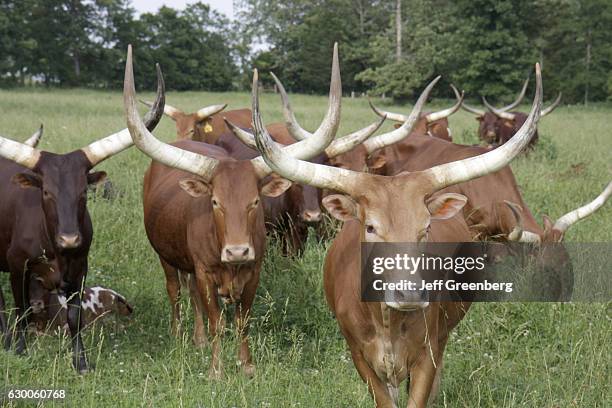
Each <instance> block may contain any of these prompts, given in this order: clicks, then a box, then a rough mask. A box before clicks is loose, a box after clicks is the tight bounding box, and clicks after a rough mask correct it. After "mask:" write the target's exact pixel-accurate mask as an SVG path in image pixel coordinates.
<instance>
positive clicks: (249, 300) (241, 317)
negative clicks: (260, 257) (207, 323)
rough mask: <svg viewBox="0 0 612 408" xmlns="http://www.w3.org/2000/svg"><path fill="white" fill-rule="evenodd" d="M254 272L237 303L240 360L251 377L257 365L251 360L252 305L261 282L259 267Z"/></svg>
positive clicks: (243, 368) (245, 371)
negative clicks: (250, 324)
mask: <svg viewBox="0 0 612 408" xmlns="http://www.w3.org/2000/svg"><path fill="white" fill-rule="evenodd" d="M256 268H257V270H256V271H255V273H254V274H253V277H252V278H251V280H250V281H249V282H248V283H247V284H246V285H245V287H244V289H243V291H242V296H241V297H240V302H238V303H237V304H236V313H235V314H236V316H235V317H236V328H237V330H238V333H239V336H240V346H239V349H238V360H239V361H240V364H241V366H242V372H244V374H245V375H247V376H249V377H251V376H252V375H253V374H255V365H253V362H252V360H251V351H250V350H249V337H248V336H249V319H250V318H251V307H252V306H253V300H254V299H255V292H256V291H257V285H258V283H259V268H261V265H258V266H256Z"/></svg>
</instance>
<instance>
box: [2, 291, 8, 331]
mask: <svg viewBox="0 0 612 408" xmlns="http://www.w3.org/2000/svg"><path fill="white" fill-rule="evenodd" d="M0 336H1V337H2V338H3V339H6V338H7V336H8V318H7V316H6V302H5V301H4V293H2V288H1V287H0Z"/></svg>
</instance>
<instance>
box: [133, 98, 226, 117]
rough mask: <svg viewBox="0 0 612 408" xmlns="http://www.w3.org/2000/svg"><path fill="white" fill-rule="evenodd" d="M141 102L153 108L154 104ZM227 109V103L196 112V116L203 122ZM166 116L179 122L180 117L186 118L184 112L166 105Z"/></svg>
mask: <svg viewBox="0 0 612 408" xmlns="http://www.w3.org/2000/svg"><path fill="white" fill-rule="evenodd" d="M140 102H141V103H142V104H144V105H146V106H148V107H149V108H152V107H153V102H149V101H143V100H142V99H140ZM225 108H227V103H224V104H221V105H210V106H205V107H203V108H201V109H199V110H198V111H196V112H195V113H194V115H196V117H197V118H198V120H199V121H202V120H204V119H208V118H209V117H211V116H212V115H215V114H217V113H219V112H221V111H222V110H224V109H225ZM164 115H166V116H169V117H170V118H172V120H177V119H178V118H179V117H180V116H184V115H185V113H184V112H183V111H182V110H180V109H177V108H175V107H174V106H171V105H168V104H165V105H164Z"/></svg>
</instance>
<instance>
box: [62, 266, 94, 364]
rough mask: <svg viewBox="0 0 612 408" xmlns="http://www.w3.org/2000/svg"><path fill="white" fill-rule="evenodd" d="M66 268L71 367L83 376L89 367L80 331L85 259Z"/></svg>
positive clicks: (85, 268)
mask: <svg viewBox="0 0 612 408" xmlns="http://www.w3.org/2000/svg"><path fill="white" fill-rule="evenodd" d="M68 268H69V269H68V274H67V275H66V277H65V280H66V287H65V293H66V300H67V303H68V311H67V320H68V328H69V329H70V337H71V338H72V365H73V366H74V368H75V370H77V372H78V373H79V374H85V373H87V372H88V371H89V366H88V364H87V357H86V355H85V346H84V345H83V339H82V337H81V329H82V328H83V327H85V325H84V324H83V323H84V321H83V320H84V319H83V311H82V309H81V295H82V292H83V286H84V285H85V277H86V276H87V258H86V257H85V258H81V259H77V260H71V261H70V262H69V266H68Z"/></svg>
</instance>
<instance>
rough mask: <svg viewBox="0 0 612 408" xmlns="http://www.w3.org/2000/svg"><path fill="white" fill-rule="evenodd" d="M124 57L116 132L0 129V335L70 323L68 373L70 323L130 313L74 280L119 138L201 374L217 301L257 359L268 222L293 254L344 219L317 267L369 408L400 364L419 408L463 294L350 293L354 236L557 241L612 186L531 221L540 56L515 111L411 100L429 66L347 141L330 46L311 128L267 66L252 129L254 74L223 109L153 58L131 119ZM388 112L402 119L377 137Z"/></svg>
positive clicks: (242, 347) (219, 328)
mask: <svg viewBox="0 0 612 408" xmlns="http://www.w3.org/2000/svg"><path fill="white" fill-rule="evenodd" d="M132 69H133V68H132V51H131V48H128V55H127V62H126V70H125V83H124V105H125V111H126V115H127V129H124V130H122V131H120V132H118V133H116V134H113V135H110V136H107V137H105V138H102V139H100V140H98V141H96V142H93V143H91V144H90V145H88V146H85V147H83V148H81V149H78V150H75V151H73V152H70V153H67V154H55V153H50V152H46V151H42V150H39V149H37V147H36V145H37V143H38V140H39V139H40V136H41V134H42V129H40V130H39V131H38V132H37V133H36V134H35V135H34V136H32V138H30V139H28V140H27V141H26V142H25V143H20V142H16V141H13V140H10V139H7V138H3V137H0V156H1V158H0V196H1V197H2V200H1V201H0V213H1V214H3V216H2V218H1V219H0V269H2V270H4V271H8V272H10V283H11V289H12V293H13V297H14V300H15V306H16V311H17V313H16V315H17V316H16V317H17V319H16V324H15V326H14V329H13V330H11V326H10V325H9V322H8V315H7V314H6V312H5V302H4V298H3V296H2V292H1V291H0V329H1V330H2V334H3V336H4V346H5V348H6V349H10V348H11V347H13V345H14V347H15V351H16V352H17V353H23V352H24V351H25V348H26V340H25V338H26V331H27V328H28V323H29V322H30V323H31V322H32V321H34V322H36V324H37V327H38V328H39V329H43V328H44V327H45V326H46V325H51V326H59V327H61V328H62V329H65V330H67V331H68V332H69V333H70V336H71V339H72V347H73V364H74V367H75V368H76V370H77V371H78V372H80V373H84V372H86V371H88V362H87V358H86V353H85V350H84V346H83V342H82V339H81V334H80V333H81V329H82V328H84V327H85V325H87V324H89V323H91V321H93V320H95V318H97V317H99V316H100V315H103V314H105V313H108V312H113V311H114V312H118V313H120V314H130V313H131V311H132V307H131V306H130V305H129V304H128V303H127V301H126V300H125V298H124V297H123V296H121V295H119V294H117V293H116V292H114V291H112V290H110V289H105V288H99V287H96V288H86V287H84V282H85V277H86V275H87V269H88V265H87V258H88V252H89V248H90V245H91V241H92V236H93V227H92V222H91V218H90V216H89V213H88V211H87V190H88V186H91V185H96V184H99V183H101V182H103V181H104V180H105V178H106V173H105V172H102V171H97V172H93V171H92V169H93V168H94V167H95V166H96V165H98V164H99V163H101V162H102V161H103V160H106V159H108V158H110V157H111V156H113V155H115V154H118V153H120V152H121V151H123V150H125V149H127V148H129V147H130V146H132V144H135V145H136V146H137V148H138V149H140V150H141V151H142V152H143V153H144V154H146V155H148V156H149V157H151V158H152V159H153V161H152V162H151V165H150V166H149V168H148V169H147V171H146V173H145V175H144V193H143V205H144V223H145V228H146V233H147V236H148V238H149V241H150V243H151V245H152V247H153V249H154V250H155V252H156V253H157V254H158V256H159V259H160V262H161V265H162V268H163V270H164V273H165V276H166V288H167V291H168V296H169V299H170V304H171V309H172V331H173V332H174V333H176V332H177V331H178V322H179V320H180V308H179V295H180V291H181V289H185V290H187V291H189V297H190V299H191V302H192V304H193V310H194V314H195V327H194V334H193V341H194V343H195V344H196V345H204V344H207V342H208V340H207V339H208V336H207V335H206V333H205V325H204V318H207V320H208V334H209V336H210V338H211V339H212V340H211V347H212V363H211V367H210V375H211V376H212V377H219V375H220V374H221V373H222V362H221V359H220V341H221V334H222V333H223V328H224V318H223V316H224V314H222V309H221V307H222V306H221V304H220V302H219V301H221V303H224V304H234V305H235V324H236V325H237V327H238V333H240V336H241V338H240V342H239V350H238V357H239V361H240V363H241V368H242V370H243V371H244V373H246V374H247V375H251V374H252V373H253V372H254V365H253V363H252V358H251V354H250V350H249V340H248V323H249V315H250V310H251V307H252V305H253V301H254V298H255V292H256V289H257V286H258V282H259V275H260V272H261V267H262V260H263V256H264V254H265V252H266V251H265V247H266V234H267V233H268V234H269V233H270V232H271V230H272V229H273V230H275V231H276V232H278V235H279V236H280V237H282V239H283V248H285V250H286V254H287V255H299V254H300V253H301V251H302V250H303V246H304V242H305V237H306V235H307V232H308V228H309V227H315V231H320V230H322V229H321V228H318V227H319V226H320V224H321V223H323V221H324V217H323V216H322V213H321V207H324V208H325V209H326V210H327V212H328V213H329V214H330V215H331V216H332V217H334V218H336V219H338V220H340V221H342V222H343V226H342V228H341V230H340V232H339V233H337V235H336V236H335V237H334V239H333V243H332V245H331V247H330V249H329V252H328V254H327V257H326V259H325V263H324V267H323V273H324V290H325V296H326V299H327V302H328V304H329V306H330V308H331V310H332V312H333V314H334V315H335V317H336V319H337V322H338V325H339V326H340V330H341V332H342V334H343V335H344V337H345V338H346V341H347V343H348V346H349V348H350V351H351V355H352V358H353V362H354V364H355V367H356V368H357V370H358V372H359V374H360V376H361V378H362V379H363V380H364V381H365V382H366V383H367V385H368V388H369V390H370V392H371V393H372V395H373V397H374V400H375V403H376V405H377V406H380V407H391V406H396V403H397V396H398V387H399V384H400V383H401V382H402V381H403V380H404V379H406V378H408V377H409V378H410V388H409V395H410V399H409V406H410V407H424V406H426V405H427V403H428V400H429V399H430V398H432V397H433V396H434V395H435V393H436V389H437V387H438V384H439V381H440V373H441V371H442V365H443V362H442V355H443V352H444V348H445V345H446V342H447V340H448V337H449V333H450V331H451V330H452V329H453V328H454V327H455V326H456V325H457V324H458V323H459V321H460V320H461V319H462V318H463V317H464V315H465V313H466V312H467V311H468V309H469V306H470V304H469V302H435V301H425V300H424V299H425V296H423V295H424V294H423V293H416V294H415V295H414V296H413V297H407V295H405V294H404V293H401V292H397V293H395V292H394V293H392V296H391V297H390V298H389V299H388V300H387V301H385V302H383V303H373V302H369V303H368V302H362V301H361V298H360V293H361V292H360V287H359V286H360V257H359V256H356V254H358V251H359V249H358V248H359V245H360V242H421V241H430V242H456V243H463V242H473V241H476V240H480V241H483V240H498V241H501V242H509V241H521V242H531V243H532V244H533V245H534V246H535V247H537V246H543V245H544V244H545V243H552V242H554V243H559V242H561V241H562V240H563V237H564V234H565V232H566V231H567V229H568V228H569V227H570V226H571V225H572V224H574V223H575V222H577V221H578V220H580V219H582V218H584V217H586V216H588V215H590V214H592V213H593V212H595V211H596V210H597V209H598V208H599V207H601V206H602V205H603V204H604V202H605V201H606V200H607V199H608V198H609V196H610V195H611V194H612V183H610V184H608V186H607V187H606V188H605V190H604V191H603V193H601V194H600V195H599V196H598V197H597V198H595V199H594V200H593V201H591V202H590V203H588V204H586V205H584V206H583V207H580V208H578V209H576V210H573V211H571V212H568V213H567V214H566V215H564V216H563V217H561V218H559V219H558V220H557V221H555V222H553V221H551V220H550V219H549V218H547V217H545V218H544V225H543V226H540V225H539V224H538V223H537V221H536V219H535V218H534V216H533V215H532V213H531V212H530V211H529V208H528V206H527V204H526V203H525V201H524V200H523V198H522V196H521V193H520V191H519V188H518V185H517V182H516V180H515V177H514V175H513V173H512V170H511V168H510V167H509V166H508V164H509V163H510V162H511V161H512V160H513V159H514V158H515V157H516V156H517V155H518V154H519V153H521V151H523V150H525V149H526V148H528V147H533V143H534V141H535V138H536V136H535V134H536V132H537V130H536V126H537V123H538V120H539V119H540V118H541V117H542V116H544V115H546V114H548V113H550V112H551V111H552V110H553V109H554V108H555V107H556V106H557V105H558V103H559V101H560V95H559V98H557V100H556V101H555V102H554V103H553V105H552V106H550V107H548V108H546V109H542V98H543V96H542V95H543V91H542V83H541V74H540V68H539V66H538V65H537V64H536V67H535V71H536V75H535V76H536V91H535V96H534V100H533V104H532V107H531V110H530V112H529V113H528V114H525V113H522V112H515V111H513V112H510V111H511V110H513V109H515V108H516V107H517V106H518V105H519V103H520V100H521V99H522V98H523V97H524V94H525V90H526V87H527V83H525V86H524V87H523V90H522V91H521V93H520V96H519V98H518V99H517V101H516V102H514V103H513V104H511V105H508V106H506V107H504V108H501V109H496V108H494V107H492V106H490V105H489V104H488V102H486V101H485V104H486V106H487V107H488V108H489V112H484V111H480V110H478V109H475V108H472V107H469V106H466V104H465V103H464V102H463V94H460V93H459V92H458V91H457V90H456V89H455V93H456V96H457V101H456V103H455V104H454V105H453V106H452V107H450V108H448V109H445V110H442V111H439V112H431V113H422V109H423V107H424V105H425V103H426V101H427V99H428V96H429V93H430V91H431V90H432V88H433V87H434V85H435V84H436V82H437V81H438V80H439V77H438V78H436V79H435V80H433V81H432V82H431V83H430V84H429V85H428V86H427V87H426V89H425V90H424V91H423V93H422V94H421V96H420V97H419V99H418V101H417V103H416V104H415V106H414V108H413V110H412V112H411V113H410V115H408V116H404V115H401V114H397V113H392V112H384V111H381V110H379V109H377V108H376V107H374V106H373V105H372V109H373V110H374V112H375V113H376V114H377V115H379V116H380V117H381V118H380V120H377V121H375V122H374V123H372V124H370V125H369V126H367V127H365V128H363V129H359V130H357V131H355V132H354V133H351V134H349V135H346V136H342V137H336V133H337V130H338V127H339V124H340V105H341V96H342V89H341V81H340V69H339V61H338V51H337V45H336V46H335V47H334V52H333V61H332V73H331V82H330V91H329V102H328V108H327V112H326V114H325V117H324V119H323V121H322V122H321V124H320V126H319V127H318V128H317V129H316V130H315V131H314V132H312V133H311V132H308V131H306V130H305V129H303V128H302V127H301V126H300V125H299V123H298V122H297V120H296V118H295V116H294V114H293V111H292V108H291V105H290V103H289V99H288V97H287V94H286V91H285V89H284V88H283V86H282V84H281V83H280V81H279V80H278V78H276V77H275V76H273V78H274V80H275V81H276V84H277V89H278V90H279V92H280V96H281V99H282V106H283V115H284V118H285V123H275V124H270V125H266V126H264V125H263V120H262V117H261V115H260V108H259V95H258V93H259V84H258V77H257V72H256V71H255V74H254V78H253V89H252V97H253V100H252V110H251V109H239V110H233V111H224V109H225V108H226V105H214V106H209V107H206V108H203V109H200V110H199V111H197V112H195V113H192V114H186V113H183V112H182V111H180V110H179V109H176V108H174V107H171V106H170V105H168V104H166V103H165V90H164V82H163V78H162V75H161V70H160V69H159V66H158V67H157V75H158V89H157V95H156V100H155V101H154V102H153V103H148V102H144V103H145V104H147V105H148V106H149V107H150V112H149V114H148V115H147V118H146V120H145V121H143V120H142V119H141V118H140V115H139V113H138V110H137V108H138V106H137V101H136V96H135V86H134V79H133V71H132ZM462 107H463V108H464V109H466V110H467V111H469V112H472V113H474V114H476V115H477V119H478V121H479V122H480V129H479V134H480V137H481V139H482V140H483V141H484V142H485V144H487V146H486V147H482V146H466V145H460V144H455V143H453V142H452V136H451V132H450V129H449V125H448V120H447V118H448V117H449V116H450V115H452V114H453V113H455V112H456V111H457V110H459V109H460V108H462ZM222 111H223V112H222ZM163 114H165V115H167V116H169V117H170V118H172V120H174V121H175V123H176V130H177V139H178V140H177V141H175V142H174V143H171V144H166V143H164V142H162V141H160V140H158V139H157V138H155V136H153V134H152V133H151V131H152V130H153V129H154V128H155V127H156V125H157V124H158V122H159V121H160V119H161V117H162V116H163ZM385 119H390V120H393V121H396V122H398V124H397V125H396V126H395V129H394V130H392V131H390V132H386V133H383V134H378V135H374V134H375V133H376V132H377V130H378V129H379V128H380V126H381V124H382V123H383V122H384V121H385ZM554 248H555V249H554V251H552V253H548V254H546V255H545V256H544V255H542V252H541V251H540V252H537V253H538V254H539V255H538V256H541V257H542V262H544V263H546V262H549V263H550V265H556V264H558V261H559V259H561V260H567V259H568V257H569V255H568V253H567V251H566V250H565V249H564V247H563V246H562V245H557V246H555V247H554ZM563 282H566V283H562V284H560V287H559V288H558V298H559V299H560V300H568V299H569V296H571V290H572V288H571V277H570V279H568V280H563ZM567 282H570V284H569V286H568V284H567ZM430 300H431V299H430ZM88 310H89V312H90V313H89V314H88V313H87V311H88ZM60 315H61V318H60V319H59V323H58V321H57V316H60Z"/></svg>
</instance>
